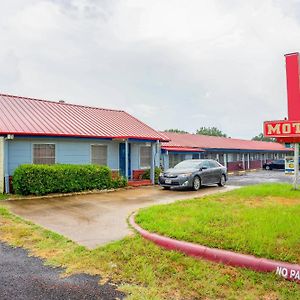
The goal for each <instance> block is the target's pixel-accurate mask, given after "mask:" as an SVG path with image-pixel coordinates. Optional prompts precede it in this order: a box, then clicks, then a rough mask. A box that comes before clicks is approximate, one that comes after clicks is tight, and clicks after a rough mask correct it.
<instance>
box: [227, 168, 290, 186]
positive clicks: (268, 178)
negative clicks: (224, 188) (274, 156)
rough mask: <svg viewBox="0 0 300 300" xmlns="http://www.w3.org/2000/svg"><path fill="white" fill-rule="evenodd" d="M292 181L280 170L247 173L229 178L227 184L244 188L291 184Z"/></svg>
mask: <svg viewBox="0 0 300 300" xmlns="http://www.w3.org/2000/svg"><path fill="white" fill-rule="evenodd" d="M292 180H293V176H291V175H285V174H284V171H281V170H271V171H265V170H261V171H257V172H249V173H246V174H243V175H237V176H229V180H228V183H227V184H228V185H231V186H245V185H253V184H259V183H276V182H286V183H292Z"/></svg>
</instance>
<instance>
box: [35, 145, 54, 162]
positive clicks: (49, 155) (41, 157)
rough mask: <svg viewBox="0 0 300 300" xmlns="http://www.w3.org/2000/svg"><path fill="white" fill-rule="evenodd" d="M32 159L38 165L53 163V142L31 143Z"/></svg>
mask: <svg viewBox="0 0 300 300" xmlns="http://www.w3.org/2000/svg"><path fill="white" fill-rule="evenodd" d="M32 161H33V163H34V164H39V165H53V164H55V144H33V160H32Z"/></svg>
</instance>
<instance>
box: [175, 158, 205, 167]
mask: <svg viewBox="0 0 300 300" xmlns="http://www.w3.org/2000/svg"><path fill="white" fill-rule="evenodd" d="M199 167H200V163H199V161H192V160H184V161H182V162H180V163H179V164H177V165H176V166H175V167H174V169H197V168H199Z"/></svg>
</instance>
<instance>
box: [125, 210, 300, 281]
mask: <svg viewBox="0 0 300 300" xmlns="http://www.w3.org/2000/svg"><path fill="white" fill-rule="evenodd" d="M129 222H130V224H131V226H132V227H133V228H134V229H135V230H136V231H138V232H139V233H140V234H141V235H142V236H143V237H144V238H145V239H147V240H150V241H152V242H154V243H155V244H157V245H159V246H161V247H163V248H166V249H168V250H176V251H180V252H183V253H185V254H186V255H188V256H193V257H197V258H203V259H206V260H210V261H213V262H217V263H223V264H226V265H229V266H234V267H242V268H247V269H251V270H254V271H259V272H276V274H278V273H280V274H278V275H281V276H282V277H284V278H285V279H287V280H290V281H296V282H297V283H300V279H299V278H300V277H298V276H300V275H299V274H300V265H296V264H290V263H285V262H280V261H275V260H271V259H265V258H257V257H255V256H253V255H246V254H240V253H235V252H232V251H227V250H221V249H215V248H209V247H205V246H202V245H198V244H194V243H189V242H184V241H178V240H175V239H171V238H168V237H164V236H161V235H158V234H155V233H150V232H149V231H147V230H145V229H143V228H141V227H140V226H139V225H137V224H136V223H135V220H134V214H132V215H131V216H130V218H129ZM283 269H284V270H286V271H287V274H286V276H283V275H285V273H283V274H282V273H281V272H278V271H279V270H283ZM296 274H297V277H296Z"/></svg>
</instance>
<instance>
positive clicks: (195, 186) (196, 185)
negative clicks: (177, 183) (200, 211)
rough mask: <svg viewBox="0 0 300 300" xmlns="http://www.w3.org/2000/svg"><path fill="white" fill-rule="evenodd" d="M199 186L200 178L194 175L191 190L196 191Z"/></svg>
mask: <svg viewBox="0 0 300 300" xmlns="http://www.w3.org/2000/svg"><path fill="white" fill-rule="evenodd" d="M200 188H201V179H200V178H199V177H198V176H195V178H194V180H193V190H194V191H198V190H199V189H200Z"/></svg>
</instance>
